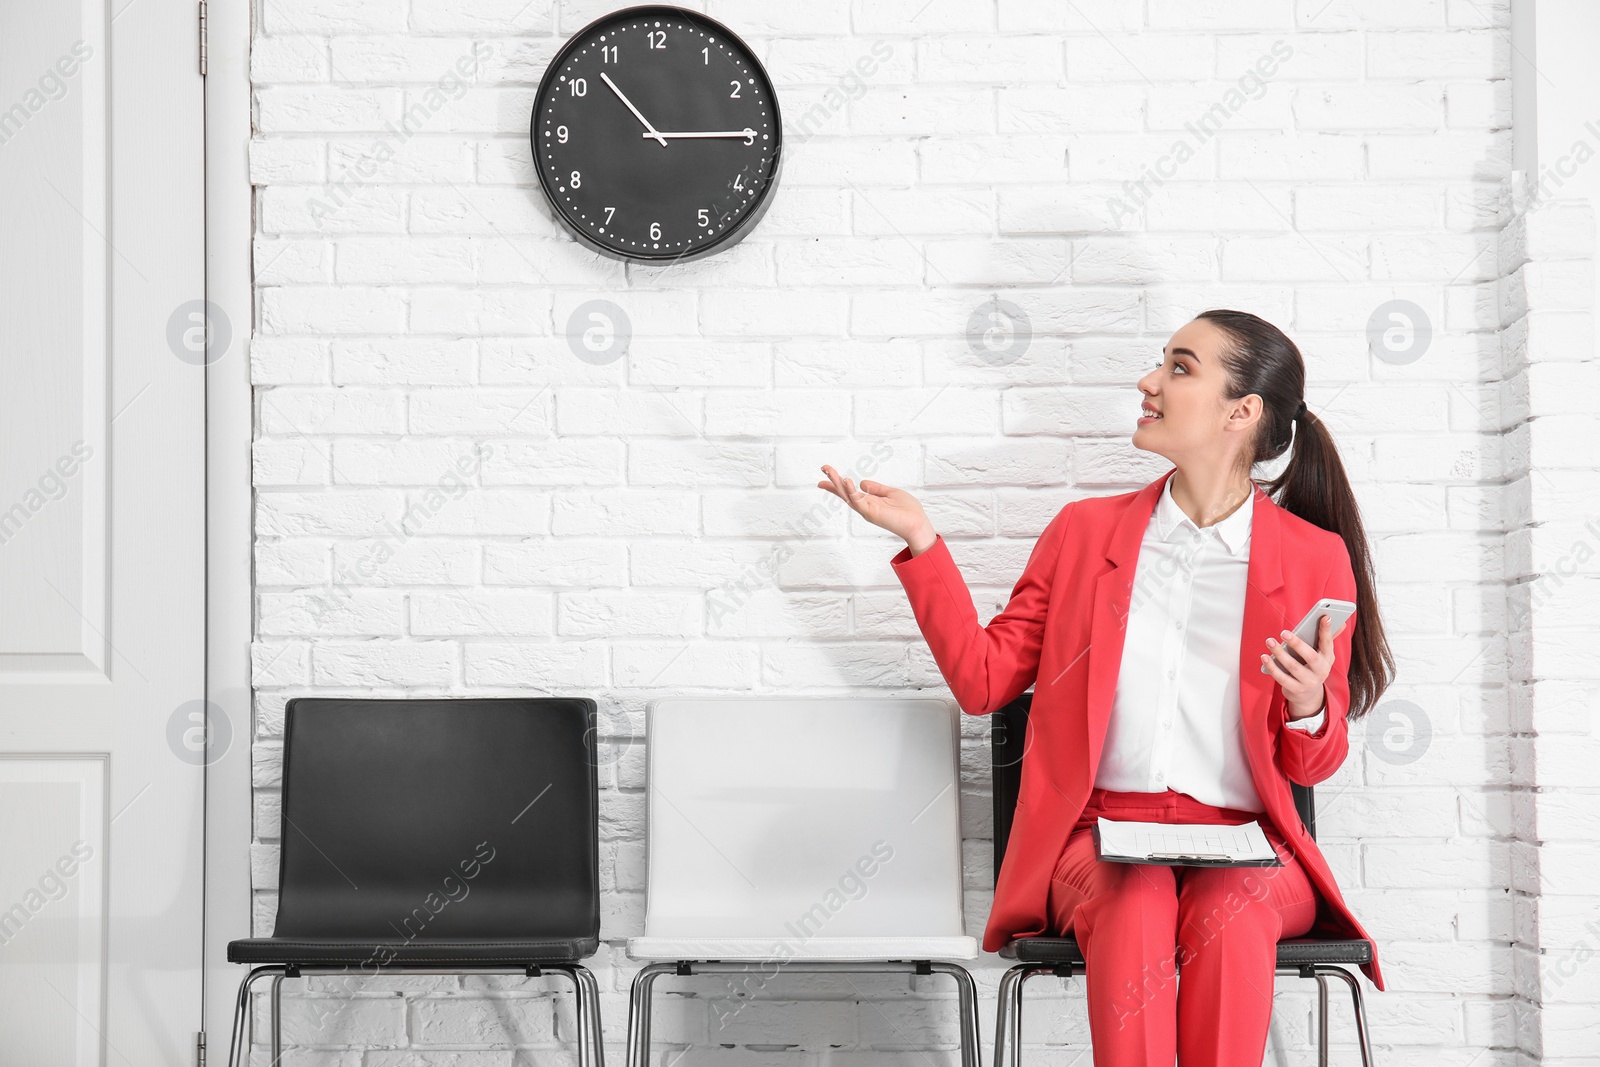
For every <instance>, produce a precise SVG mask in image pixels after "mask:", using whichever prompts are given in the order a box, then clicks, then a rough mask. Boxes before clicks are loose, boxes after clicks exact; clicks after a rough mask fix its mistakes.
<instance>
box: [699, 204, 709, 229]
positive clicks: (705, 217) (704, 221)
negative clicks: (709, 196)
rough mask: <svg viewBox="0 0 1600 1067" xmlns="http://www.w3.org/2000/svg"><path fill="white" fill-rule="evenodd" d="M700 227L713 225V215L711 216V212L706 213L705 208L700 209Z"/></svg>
mask: <svg viewBox="0 0 1600 1067" xmlns="http://www.w3.org/2000/svg"><path fill="white" fill-rule="evenodd" d="M700 225H702V226H710V225H711V215H710V213H709V212H707V211H706V209H705V208H701V209H700Z"/></svg>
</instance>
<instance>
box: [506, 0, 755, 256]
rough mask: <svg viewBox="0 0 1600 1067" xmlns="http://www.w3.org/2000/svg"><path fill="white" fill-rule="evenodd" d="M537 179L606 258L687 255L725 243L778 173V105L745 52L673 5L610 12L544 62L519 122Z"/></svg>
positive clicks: (715, 27)
mask: <svg viewBox="0 0 1600 1067" xmlns="http://www.w3.org/2000/svg"><path fill="white" fill-rule="evenodd" d="M531 137H532V142H533V152H534V158H535V160H536V161H537V164H538V171H539V179H540V184H541V185H542V186H543V187H544V190H545V193H546V195H547V196H548V197H549V199H550V202H551V203H552V204H553V205H554V206H555V208H556V210H557V212H558V213H559V214H560V216H561V218H562V220H563V222H564V223H565V224H566V226H567V228H568V229H569V230H571V231H573V232H574V234H576V235H577V236H579V237H580V238H581V239H582V240H583V241H585V242H586V243H588V244H589V245H591V246H592V247H595V248H597V249H598V250H600V251H603V252H606V253H607V254H611V255H616V256H619V257H621V258H628V259H641V260H678V259H688V258H694V257H695V256H696V255H699V254H706V253H708V252H710V251H713V250H715V249H717V248H721V247H726V246H727V245H729V244H732V243H733V242H735V241H737V240H738V239H739V238H740V237H742V236H743V234H744V233H745V232H747V231H748V229H749V227H750V226H751V225H752V224H753V223H754V222H755V220H756V219H757V218H759V217H760V214H761V212H762V211H763V210H764V209H765V206H766V203H767V201H768V199H769V194H770V192H771V190H772V187H773V183H774V180H775V177H776V173H777V167H778V158H779V150H780V145H781V132H780V129H779V117H778V106H777V101H776V100H775V99H774V97H773V95H772V86H771V83H770V82H769V81H768V80H767V76H766V72H765V71H764V70H763V69H762V67H761V64H760V63H759V62H758V61H757V60H756V58H755V56H754V55H753V54H752V53H751V52H750V50H749V49H748V48H747V47H745V45H744V43H743V42H742V41H740V40H739V39H738V38H737V37H735V36H733V34H731V33H730V32H728V30H727V29H726V28H725V27H723V26H721V25H720V24H718V23H716V22H714V21H712V20H710V19H707V18H706V17H705V16H703V15H700V14H698V13H697V12H693V11H686V10H683V9H680V8H664V7H643V8H629V9H627V10H624V11H619V12H616V13H614V14H612V15H609V16H607V17H605V18H603V19H601V20H600V21H598V22H596V23H594V24H592V25H590V26H589V27H586V28H585V29H584V30H582V31H580V32H579V33H578V34H576V35H575V36H574V37H573V38H572V40H570V41H569V42H568V43H567V44H566V46H565V47H563V49H562V50H561V52H560V53H559V54H558V55H557V56H556V58H555V60H554V61H552V63H551V65H550V69H549V70H547V71H546V72H545V76H544V79H543V80H542V82H541V83H540V86H539V95H538V99H537V101H536V103H535V110H534V115H533V123H532V129H531Z"/></svg>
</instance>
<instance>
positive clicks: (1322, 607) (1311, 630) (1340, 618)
mask: <svg viewBox="0 0 1600 1067" xmlns="http://www.w3.org/2000/svg"><path fill="white" fill-rule="evenodd" d="M1355 613H1356V606H1355V605H1354V604H1352V603H1350V601H1348V600H1330V599H1323V600H1319V601H1317V602H1316V603H1315V604H1313V605H1312V606H1311V610H1310V611H1308V612H1306V617H1305V618H1303V619H1301V620H1300V623H1299V625H1297V626H1296V627H1295V628H1294V635H1295V636H1296V637H1298V638H1299V639H1300V640H1302V641H1304V642H1305V643H1306V644H1308V645H1310V646H1311V647H1312V648H1316V647H1317V623H1318V620H1320V619H1321V618H1322V616H1324V615H1327V616H1329V617H1330V618H1331V619H1332V620H1333V630H1332V632H1331V633H1330V634H1329V635H1328V636H1329V637H1338V636H1339V631H1341V630H1343V629H1344V624H1345V622H1347V621H1348V620H1349V618H1350V616H1352V615H1354V614H1355ZM1289 655H1291V656H1294V658H1295V659H1297V660H1298V659H1300V657H1299V656H1295V654H1294V649H1292V648H1291V649H1290V650H1289ZM1300 662H1302V663H1304V662H1305V661H1304V660H1300ZM1261 673H1262V674H1271V673H1272V672H1271V671H1269V670H1268V669H1267V665H1266V664H1265V663H1263V664H1262V665H1261Z"/></svg>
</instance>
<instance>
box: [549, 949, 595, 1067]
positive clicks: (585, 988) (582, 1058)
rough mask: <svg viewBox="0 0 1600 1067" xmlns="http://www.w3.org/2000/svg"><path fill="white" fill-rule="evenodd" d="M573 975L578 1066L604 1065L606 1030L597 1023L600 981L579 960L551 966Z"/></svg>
mask: <svg viewBox="0 0 1600 1067" xmlns="http://www.w3.org/2000/svg"><path fill="white" fill-rule="evenodd" d="M546 969H547V970H553V971H562V972H564V973H565V974H566V976H567V977H568V978H570V979H572V986H573V989H574V991H575V992H576V994H577V1003H576V1005H575V1006H574V1009H573V1014H574V1017H575V1018H576V1019H577V1025H578V1067H605V1062H606V1051H605V1034H604V1032H603V1031H602V1030H601V1027H600V984H599V983H598V982H596V981H595V979H594V973H593V972H592V971H590V970H589V968H587V967H585V966H584V965H583V964H581V963H571V964H562V965H559V966H550V967H547V968H546Z"/></svg>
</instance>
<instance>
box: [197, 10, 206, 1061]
mask: <svg viewBox="0 0 1600 1067" xmlns="http://www.w3.org/2000/svg"><path fill="white" fill-rule="evenodd" d="M201 6H202V7H204V6H205V4H204V3H203V2H202V4H201ZM194 1067H206V1032H205V1031H204V1030H200V1031H198V1032H196V1034H195V1035H194Z"/></svg>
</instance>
